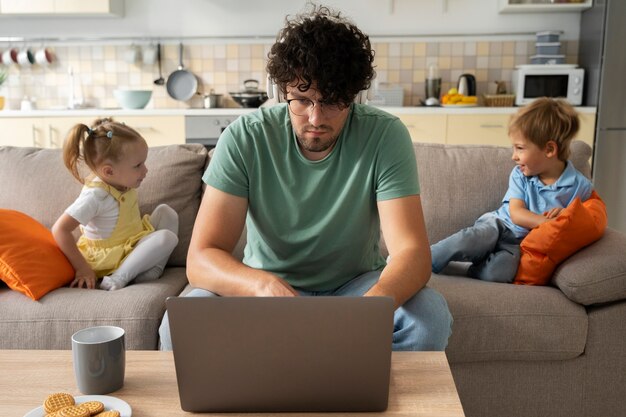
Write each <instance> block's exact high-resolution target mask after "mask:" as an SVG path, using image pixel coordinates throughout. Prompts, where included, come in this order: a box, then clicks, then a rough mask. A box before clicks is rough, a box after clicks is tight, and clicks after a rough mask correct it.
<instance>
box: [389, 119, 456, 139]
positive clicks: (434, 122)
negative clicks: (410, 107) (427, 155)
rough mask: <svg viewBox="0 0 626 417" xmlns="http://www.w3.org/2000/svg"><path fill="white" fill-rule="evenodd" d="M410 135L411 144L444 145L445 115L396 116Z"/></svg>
mask: <svg viewBox="0 0 626 417" xmlns="http://www.w3.org/2000/svg"><path fill="white" fill-rule="evenodd" d="M397 116H398V117H399V118H400V120H401V121H402V123H404V125H405V126H406V128H407V129H408V130H409V133H410V134H411V140H412V141H413V142H430V143H446V115H445V114H402V115H397Z"/></svg>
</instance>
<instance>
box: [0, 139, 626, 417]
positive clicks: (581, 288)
mask: <svg viewBox="0 0 626 417" xmlns="http://www.w3.org/2000/svg"><path fill="white" fill-rule="evenodd" d="M573 150H574V155H573V160H574V161H575V164H576V165H577V166H578V167H579V168H580V169H581V170H582V171H583V172H586V173H587V174H588V173H589V166H588V163H587V161H588V159H589V156H590V149H589V147H588V146H587V145H585V144H583V143H582V142H576V143H575V144H574V146H573ZM415 151H416V157H417V160H418V166H419V174H420V183H421V187H422V202H423V206H424V212H425V216H426V222H427V226H428V231H429V237H430V239H431V241H432V242H435V241H437V240H439V239H440V238H442V237H445V236H446V235H448V234H450V233H452V232H454V231H456V230H458V229H460V228H462V227H464V226H467V225H469V224H471V223H472V222H473V221H474V220H475V219H476V218H477V217H478V216H479V215H480V214H482V213H483V212H485V211H488V210H491V209H494V208H495V207H497V206H498V205H499V202H500V199H501V198H502V195H503V194H504V191H505V190H506V187H507V179H508V174H509V172H510V170H511V168H512V167H513V162H512V161H511V158H510V150H509V149H507V148H498V147H489V146H444V145H431V144H416V145H415ZM207 159H208V157H207V153H206V151H205V150H204V148H202V147H200V146H198V145H177V146H169V147H163V148H151V149H150V153H149V159H148V167H149V169H150V172H149V174H148V177H147V179H146V180H145V181H144V184H143V185H142V187H141V188H140V189H139V198H140V201H141V207H142V212H148V211H150V210H152V209H153V208H154V207H155V206H156V205H157V204H158V203H161V202H165V203H168V204H170V205H171V206H172V207H174V208H175V209H176V210H177V211H178V212H179V214H180V221H181V232H180V237H181V239H180V243H179V246H178V247H177V249H176V251H175V252H174V254H173V256H172V258H171V260H170V265H169V267H168V268H167V269H166V272H165V274H164V276H163V277H162V278H161V279H159V280H158V281H156V282H153V283H142V284H137V285H130V286H128V287H127V288H125V289H122V290H119V291H115V292H105V291H100V290H94V291H87V290H79V289H70V288H60V289H58V290H55V291H53V292H52V293H50V294H48V295H46V296H45V297H43V298H42V299H41V300H40V301H38V302H35V301H32V300H30V299H29V298H27V297H25V296H23V295H22V294H19V293H16V292H13V291H10V290H9V289H7V288H6V287H5V288H0V348H3V349H68V348H70V336H71V334H72V333H73V332H74V331H76V330H78V329H80V328H83V327H86V326H92V325H97V324H115V325H120V326H122V327H123V328H125V329H126V332H127V345H128V348H130V349H156V348H157V346H158V333H157V329H158V326H159V323H160V320H161V317H162V316H163V312H164V301H165V299H166V298H167V297H168V296H172V295H177V294H179V293H181V291H183V290H188V289H189V288H188V286H187V287H186V285H187V280H186V277H185V270H184V264H185V252H186V249H187V246H188V243H189V238H190V234H191V228H192V224H193V221H194V218H195V214H196V212H197V208H198V205H199V201H200V197H201V192H202V185H201V180H200V176H201V174H202V172H203V170H204V167H205V164H206V163H207ZM0 184H1V185H0V190H1V192H0V207H2V208H11V209H15V210H20V211H23V212H25V213H27V214H30V215H31V216H33V217H35V218H37V219H38V220H40V221H41V222H42V223H43V224H45V225H46V226H48V227H49V226H51V224H52V223H53V222H54V220H55V219H56V218H57V216H58V215H59V214H60V213H61V212H62V211H63V209H64V208H65V207H66V206H67V205H68V204H69V203H70V202H71V201H72V200H73V198H75V196H76V195H77V194H78V192H79V188H80V185H78V184H77V183H76V182H75V180H74V179H73V178H72V177H71V176H70V175H69V174H68V173H67V172H66V171H65V168H64V167H63V166H62V163H61V155H60V151H58V150H42V149H34V148H10V147H5V148H0ZM244 242H245V239H244V238H242V240H241V241H240V245H239V247H238V249H237V253H238V254H239V255H240V253H241V248H242V245H243V243H244ZM383 248H384V245H383ZM625 254H626V236H625V235H623V234H621V233H618V232H616V231H614V230H607V232H606V234H605V236H604V237H603V238H602V239H601V240H600V241H598V242H596V243H594V244H592V245H590V246H589V247H587V248H585V249H583V250H582V251H580V252H578V253H577V254H575V255H574V256H572V257H571V258H569V259H568V260H567V261H566V262H564V263H563V264H562V265H561V266H560V267H559V268H558V269H557V270H556V272H555V274H554V279H553V285H551V286H546V287H528V286H516V285H509V284H496V283H488V282H481V281H476V280H472V279H468V278H463V277H459V276H452V275H451V274H454V273H455V272H454V268H459V269H460V268H462V267H463V266H462V265H455V266H453V267H452V268H451V269H448V270H447V271H446V273H447V274H449V275H434V276H433V278H432V279H431V281H430V283H429V285H430V286H432V287H433V288H436V289H438V290H439V291H441V292H442V293H443V295H444V296H445V297H446V299H447V300H448V304H449V306H450V310H451V311H452V314H453V316H454V325H453V334H452V337H451V339H450V341H449V345H448V348H447V350H446V353H447V356H448V359H449V361H450V364H451V368H452V373H453V375H454V379H455V382H456V385H457V388H458V391H459V395H460V398H461V402H462V403H463V407H464V410H465V413H466V415H467V416H469V417H489V416H494V417H496V416H497V417H515V416H550V417H555V416H564V417H565V416H567V417H575V416H586V417H592V416H593V417H595V416H602V417H610V416H615V417H617V416H623V415H625V413H626V395H625V394H626V379H625V378H624V375H626V324H625V323H626V302H625V301H624V299H625V298H626V256H624V255H625Z"/></svg>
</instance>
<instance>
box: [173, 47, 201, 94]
mask: <svg viewBox="0 0 626 417" xmlns="http://www.w3.org/2000/svg"><path fill="white" fill-rule="evenodd" d="M178 48H179V49H178V50H179V56H180V58H179V59H180V61H179V65H178V69H177V70H176V71H174V72H173V73H171V74H170V76H169V77H167V85H166V87H167V94H169V95H170V97H172V98H173V99H174V100H180V101H187V100H189V99H191V98H192V97H193V96H194V95H196V94H199V93H198V79H197V78H196V76H195V75H194V74H193V73H191V72H189V71H187V70H186V69H185V67H184V66H183V44H182V43H180V45H179V47H178Z"/></svg>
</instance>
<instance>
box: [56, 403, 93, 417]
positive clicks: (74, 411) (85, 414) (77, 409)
mask: <svg viewBox="0 0 626 417" xmlns="http://www.w3.org/2000/svg"><path fill="white" fill-rule="evenodd" d="M59 415H60V416H61V417H90V416H91V413H90V412H89V409H88V408H87V407H82V406H79V405H71V406H69V407H65V408H63V409H61V410H60V411H59Z"/></svg>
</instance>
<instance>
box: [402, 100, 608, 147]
mask: <svg viewBox="0 0 626 417" xmlns="http://www.w3.org/2000/svg"><path fill="white" fill-rule="evenodd" d="M417 111H419V110H417ZM427 111H428V113H422V114H415V113H406V110H404V111H403V112H402V113H394V114H395V115H396V116H398V117H399V118H400V120H402V122H403V123H404V124H405V125H406V127H407V128H408V129H409V133H410V134H411V139H412V140H413V141H414V142H430V143H445V144H450V145H453V144H463V145H467V144H470V145H496V146H507V147H508V146H511V143H510V141H509V136H508V126H509V120H510V119H511V116H512V115H513V114H514V113H515V112H516V111H517V109H516V108H511V109H510V112H509V111H507V112H501V111H500V112H490V111H489V108H484V109H481V110H480V112H471V113H470V112H468V113H465V114H464V113H462V112H454V113H436V112H433V111H432V110H427ZM392 113H393V111H392ZM579 117H580V129H579V131H578V134H577V135H576V137H575V139H579V140H582V141H584V142H586V143H587V144H588V145H589V146H591V147H592V148H593V141H594V130H595V123H596V115H595V113H588V112H579Z"/></svg>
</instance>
